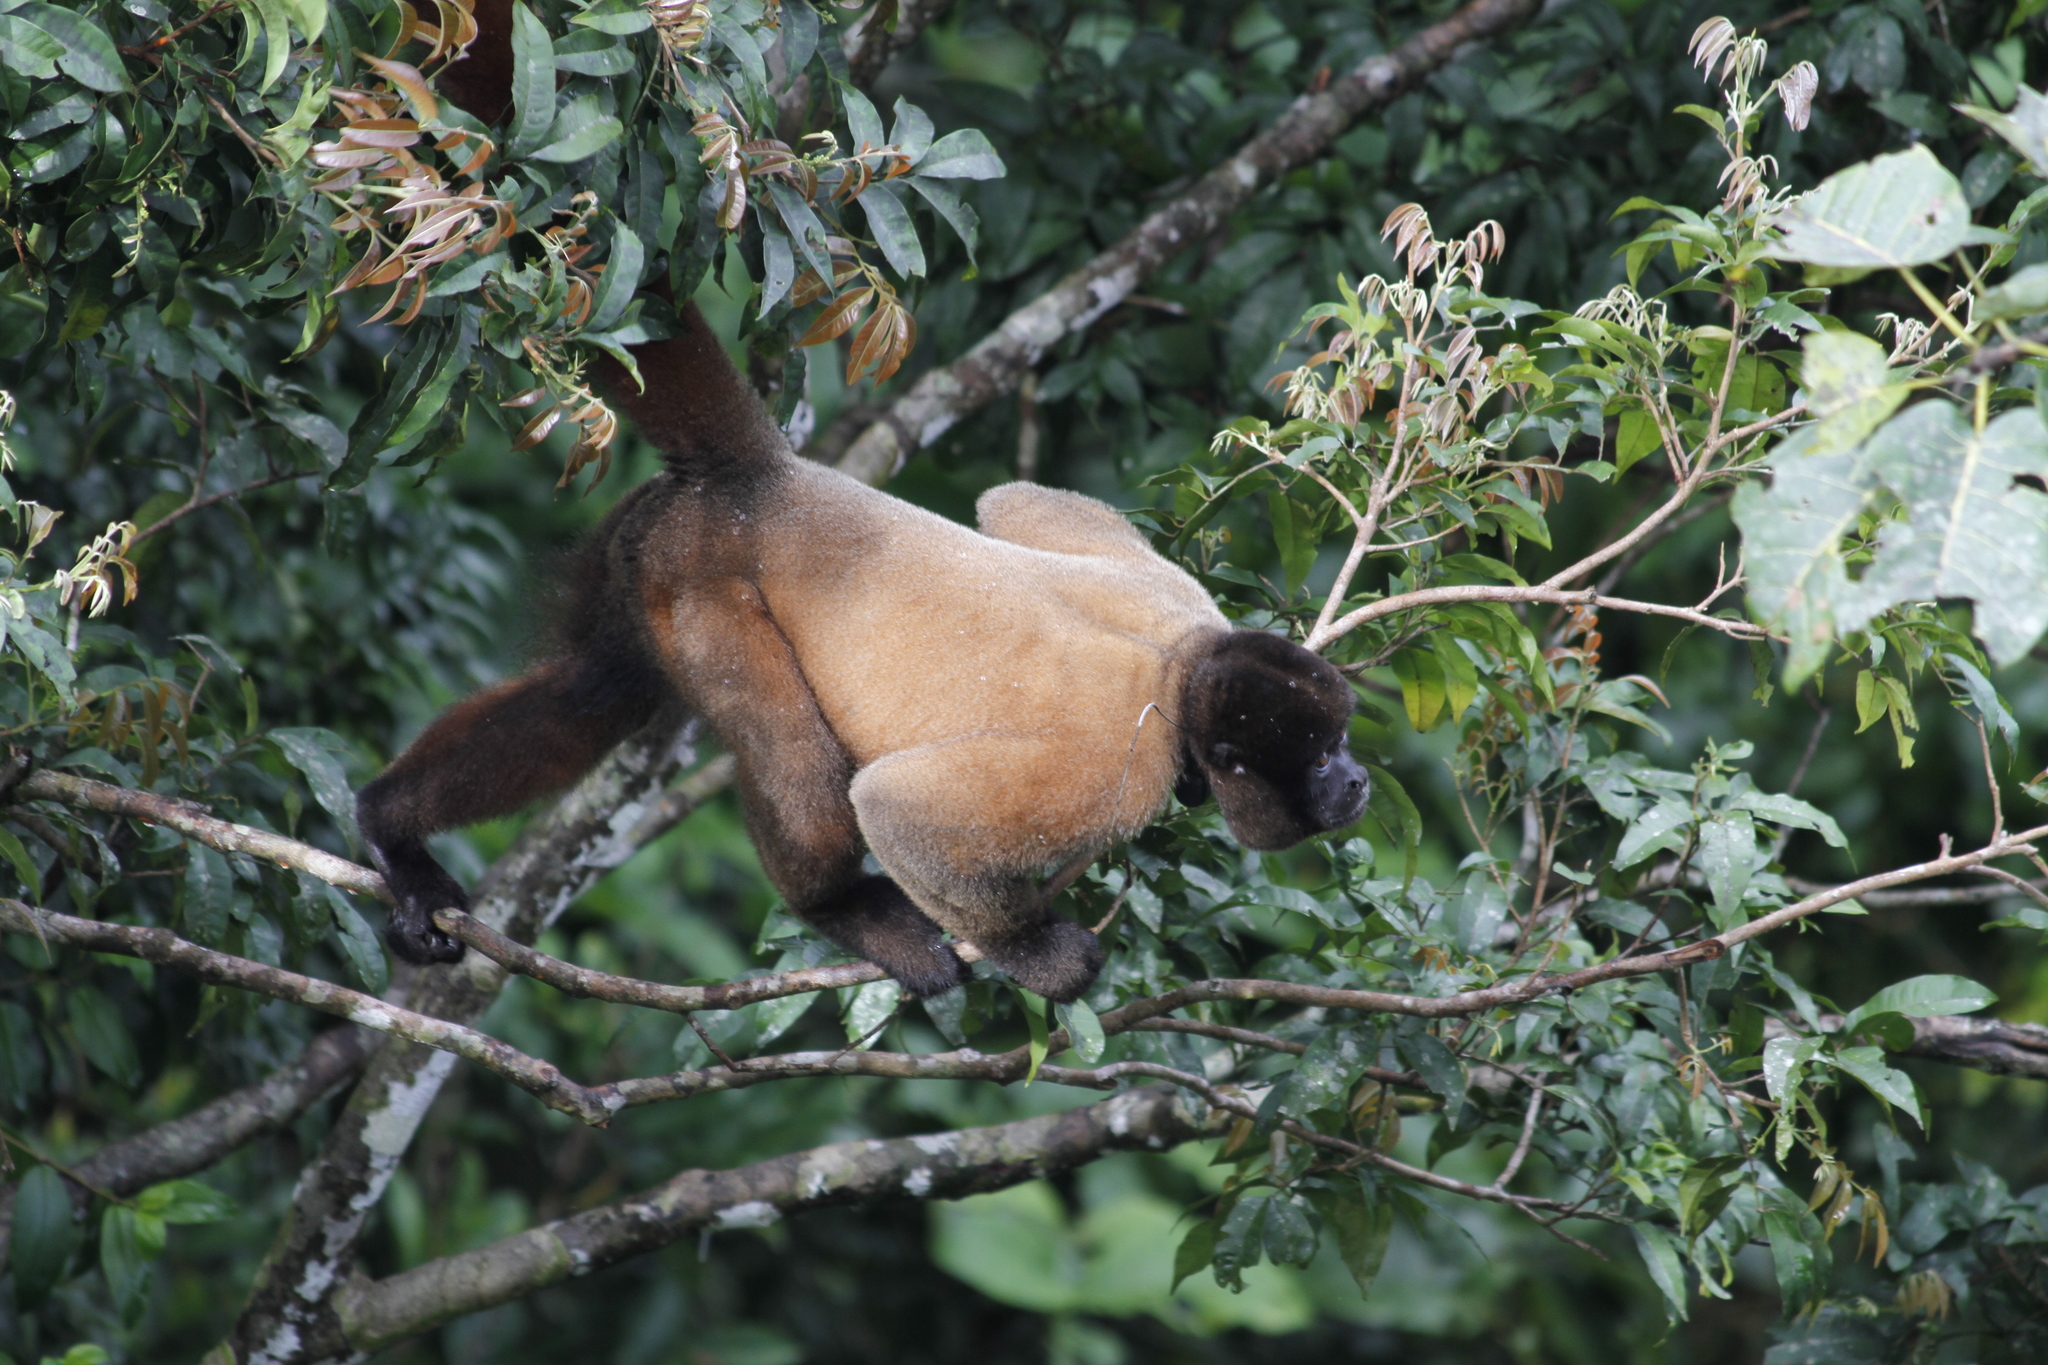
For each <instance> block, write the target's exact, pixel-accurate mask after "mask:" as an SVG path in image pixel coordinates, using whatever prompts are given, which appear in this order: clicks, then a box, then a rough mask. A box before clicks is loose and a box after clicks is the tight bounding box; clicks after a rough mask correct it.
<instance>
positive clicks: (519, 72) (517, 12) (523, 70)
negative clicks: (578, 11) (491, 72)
mask: <svg viewBox="0 0 2048 1365" xmlns="http://www.w3.org/2000/svg"><path fill="white" fill-rule="evenodd" d="M554 122H555V46H554V43H553V41H552V40H551V39H550V38H549V37H548V31H547V27H546V25H544V24H542V23H541V21H540V20H539V19H537V18H536V17H534V13H533V11H532V10H530V9H528V8H527V7H526V6H525V4H523V3H521V0H513V3H512V137H511V141H510V143H509V144H508V145H507V146H506V148H505V152H506V155H508V156H510V157H513V158H514V159H518V158H523V157H528V156H532V155H533V153H534V152H536V151H538V150H539V149H540V147H541V145H542V144H543V143H544V142H545V141H546V139H547V135H548V129H549V128H551V127H552V126H553V125H554Z"/></svg>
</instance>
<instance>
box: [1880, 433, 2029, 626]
mask: <svg viewBox="0 0 2048 1365" xmlns="http://www.w3.org/2000/svg"><path fill="white" fill-rule="evenodd" d="M1867 449H1868V451H1869V457H1870V468H1871V470H1872V472H1873V473H1874V474H1875V475H1877V476H1878V477H1879V478H1881V479H1882V480H1883V481H1884V483H1885V485H1886V486H1887V487H1889V488H1890V489H1891V490H1892V492H1893V493H1895V494H1896V495H1897V496H1898V499H1899V501H1900V502H1901V503H1902V504H1904V507H1905V513H1906V517H1905V520H1904V521H1903V522H1894V523H1892V524H1890V525H1888V526H1886V527H1885V530H1884V534H1883V536H1882V537H1881V538H1880V540H1879V542H1878V553H1877V556H1876V558H1875V560H1874V561H1873V563H1872V564H1871V566H1870V568H1869V569H1868V570H1867V571H1866V572H1865V573H1864V575H1863V579H1862V581H1861V582H1860V583H1858V584H1856V585H1855V591H1854V592H1853V593H1851V594H1847V596H1848V597H1849V600H1850V601H1851V602H1852V603H1853V607H1852V609H1851V611H1850V613H1849V615H1850V616H1851V617H1852V618H1853V617H1855V616H1858V615H1860V616H1861V617H1862V618H1863V619H1865V620H1867V619H1868V618H1869V617H1870V616H1873V615H1875V614H1877V613H1878V612H1881V611H1884V610H1886V609H1888V608H1890V607H1892V606H1894V605H1896V604H1898V603H1901V602H1919V601H1932V600H1934V599H1937V598H1944V597H1967V598H1969V599H1970V600H1971V601H1972V602H1974V603H1975V604H1976V614H1975V618H1974V619H1975V626H1976V634H1977V636H1978V638H1980V639H1982V640H1983V641H1984V648H1985V652H1986V653H1988V654H1990V656H1991V658H1992V660H1993V662H1995V663H1997V664H1999V665H2001V666H2003V665H2006V664H2011V663H2013V662H2015V661H2016V660H2018V659H2019V658H2020V657H2021V656H2022V655H2024V654H2025V653H2026V652H2027V650H2028V649H2030V648H2031V647H2032V646H2033V644H2034V641H2036V640H2038V639H2039V638H2040V637H2041V633H2042V632H2043V631H2044V630H2048V592H2038V591H2015V586H2016V585H2019V584H2033V585H2040V584H2043V583H2048V493H2043V492H2040V491H2039V490H2038V489H2037V488H2034V487H2029V486H2028V485H2027V484H2026V483H2025V482H2023V480H2026V479H2030V478H2031V479H2034V480H2042V479H2048V429H2044V428H2043V426H2042V423H2041V415H2040V413H2039V412H2038V411H2037V410H2036V409H2035V408H2034V407H2032V406H2031V405H2029V406H2027V407H2023V408H2015V409H2013V410H2011V411H2009V412H2006V413H2003V414H2001V415H2000V416H1998V417H1997V418H1995V419H1993V420H1992V422H1991V423H1990V425H1989V426H1988V427H1986V428H1985V430H1984V431H1983V433H1982V434H1981V435H1980V434H1979V433H1978V432H1976V431H1975V430H1974V429H1973V427H1972V425H1971V422H1970V418H1969V416H1968V414H1967V413H1966V412H1965V411H1964V409H1963V408H1962V407H1961V406H1959V405H1957V404H1954V403H1948V402H1941V401H1934V402H1926V403H1917V404H1915V405H1914V406H1912V407H1910V408H1908V409H1906V411H1905V412H1903V413H1901V414H1900V415H1899V416H1897V417H1895V418H1893V419H1892V420H1891V421H1889V422H1887V423H1886V424H1885V425H1884V426H1882V427H1880V428H1878V430H1877V433H1876V434H1875V435H1873V436H1872V437H1871V438H1870V440H1869V442H1868V445H1867Z"/></svg>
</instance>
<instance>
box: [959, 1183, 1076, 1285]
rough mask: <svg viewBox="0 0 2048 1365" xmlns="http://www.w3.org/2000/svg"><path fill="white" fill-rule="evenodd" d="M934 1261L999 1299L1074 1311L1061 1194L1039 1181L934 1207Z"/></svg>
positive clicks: (1071, 1258) (1072, 1266)
mask: <svg viewBox="0 0 2048 1365" xmlns="http://www.w3.org/2000/svg"><path fill="white" fill-rule="evenodd" d="M930 1217H931V1220H932V1242H931V1247H932V1259H933V1260H934V1261H936V1262H937V1263H938V1265H939V1267H940V1268H941V1269H943V1270H945V1271H946V1272H947V1273H948V1274H950V1275H953V1276H956V1277H957V1278H959V1279H961V1280H964V1281H965V1282H966V1283H968V1284H970V1285H973V1286H974V1287H975V1288H976V1289H979V1290H981V1291H982V1292H983V1293H985V1294H987V1295H989V1296H990V1297H991V1298H994V1299H996V1300H997V1301H998V1302H1001V1303H1008V1304H1012V1305H1015V1306H1016V1307H1019V1308H1027V1309H1031V1310H1033V1311H1036V1312H1040V1313H1059V1312H1066V1311H1068V1310H1070V1309H1072V1308H1073V1307H1074V1305H1075V1303H1076V1301H1077V1300H1078V1298H1079V1297H1080V1283H1079V1280H1080V1270H1081V1266H1080V1257H1079V1255H1078V1254H1077V1251H1078V1248H1077V1247H1076V1246H1075V1245H1074V1239H1073V1236H1072V1234H1071V1233H1070V1232H1069V1231H1068V1228H1067V1219H1066V1212H1065V1210H1064V1209H1062V1208H1061V1207H1060V1200H1059V1196H1058V1195H1056V1194H1054V1193H1053V1190H1052V1187H1051V1186H1050V1185H1048V1184H1046V1183H1045V1182H1044V1181H1043V1180H1032V1181H1027V1182H1026V1183H1024V1184H1021V1185H1013V1186H1011V1187H1010V1188H1009V1189H1007V1190H997V1191H995V1192H994V1193H992V1194H980V1195H975V1196H974V1197H973V1198H971V1199H962V1200H958V1201H942V1202H935V1203H933V1204H932V1205H931V1213H930Z"/></svg>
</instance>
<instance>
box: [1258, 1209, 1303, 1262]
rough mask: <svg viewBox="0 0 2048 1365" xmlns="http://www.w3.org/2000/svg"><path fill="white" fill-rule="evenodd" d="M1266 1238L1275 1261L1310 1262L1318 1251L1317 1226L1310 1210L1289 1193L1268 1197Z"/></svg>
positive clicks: (1271, 1259) (1267, 1252)
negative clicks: (1310, 1216)
mask: <svg viewBox="0 0 2048 1365" xmlns="http://www.w3.org/2000/svg"><path fill="white" fill-rule="evenodd" d="M1262 1240H1263V1243H1264V1245H1265V1249H1266V1259H1267V1260H1269V1261H1271V1262H1273V1263H1274V1264H1275V1265H1307V1264H1308V1262H1309V1259H1310V1258H1311V1257H1312V1256H1314V1255H1315V1254H1316V1230H1315V1227H1314V1225H1313V1224H1311V1223H1310V1222H1309V1221H1308V1214H1307V1213H1305V1212H1303V1210H1302V1207H1301V1205H1300V1204H1298V1203H1296V1202H1295V1201H1294V1199H1293V1198H1292V1197H1290V1196H1288V1195H1284V1194H1276V1195H1274V1196H1272V1197H1271V1198H1270V1199H1268V1200H1267V1201H1266V1219H1265V1228H1264V1230H1263V1234H1262Z"/></svg>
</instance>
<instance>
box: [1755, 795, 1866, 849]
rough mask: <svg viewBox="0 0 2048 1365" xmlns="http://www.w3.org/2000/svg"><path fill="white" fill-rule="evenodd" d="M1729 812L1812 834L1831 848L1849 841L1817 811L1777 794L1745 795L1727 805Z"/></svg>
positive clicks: (1827, 817) (1801, 802) (1840, 828)
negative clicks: (1823, 840) (1808, 831)
mask: <svg viewBox="0 0 2048 1365" xmlns="http://www.w3.org/2000/svg"><path fill="white" fill-rule="evenodd" d="M1728 808H1729V809H1730V810H1746V811H1748V812H1749V813H1750V814H1752V815H1758V816H1762V817H1763V818H1764V819H1766V820H1769V821H1770V822H1771V823H1772V824H1776V825H1790V826H1792V827H1793V828H1794V829H1810V830H1814V831H1816V832H1817V833H1818V834H1819V835H1820V837H1821V838H1823V839H1825V840H1826V841H1827V842H1828V846H1829V847H1831V848H1847V847H1848V846H1849V841H1848V839H1847V838H1845V837H1844V836H1843V834H1842V827H1841V826H1840V825H1838V824H1836V823H1835V818H1834V817H1833V816H1832V815H1829V814H1828V813H1827V812H1826V811H1823V810H1822V809H1820V807H1818V806H1815V805H1812V804H1811V803H1809V802H1806V801H1801V800H1800V799H1799V798H1798V797H1796V796H1786V795H1784V794H1782V793H1780V792H1760V791H1746V792H1744V793H1742V794H1741V795H1740V796H1738V797H1736V798H1735V799H1734V800H1733V801H1731V802H1729V804H1728Z"/></svg>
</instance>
